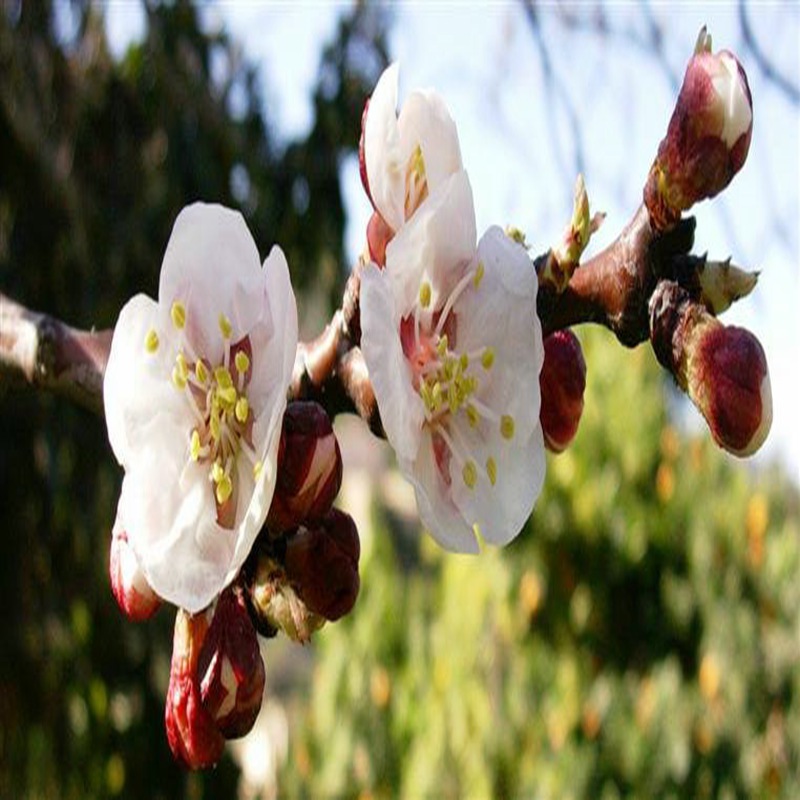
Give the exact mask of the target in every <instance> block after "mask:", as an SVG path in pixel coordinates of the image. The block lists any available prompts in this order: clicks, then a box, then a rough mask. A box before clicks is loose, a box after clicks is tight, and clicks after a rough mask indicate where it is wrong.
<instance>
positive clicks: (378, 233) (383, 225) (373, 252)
mask: <svg viewBox="0 0 800 800" xmlns="http://www.w3.org/2000/svg"><path fill="white" fill-rule="evenodd" d="M393 236H394V231H393V230H392V229H391V228H390V227H389V225H388V223H387V222H386V220H385V219H384V218H383V217H382V216H381V215H380V214H379V213H378V212H377V211H373V213H372V216H371V217H370V218H369V222H368V223H367V248H368V249H369V257H370V261H372V262H373V263H374V264H377V265H378V266H379V267H384V266H386V247H387V246H388V244H389V242H391V241H392V237H393Z"/></svg>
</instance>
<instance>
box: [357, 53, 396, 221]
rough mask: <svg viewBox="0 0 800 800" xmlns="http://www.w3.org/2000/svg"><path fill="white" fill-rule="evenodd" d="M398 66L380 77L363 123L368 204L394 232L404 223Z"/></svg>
mask: <svg viewBox="0 0 800 800" xmlns="http://www.w3.org/2000/svg"><path fill="white" fill-rule="evenodd" d="M399 74H400V67H399V65H398V64H392V65H391V66H389V67H387V68H386V69H385V70H384V72H383V74H382V75H381V77H380V79H379V80H378V83H377V84H376V86H375V90H374V91H373V93H372V97H371V98H370V101H369V108H368V109H367V119H366V122H365V124H364V160H365V162H366V165H367V178H368V180H369V192H370V195H372V202H373V204H374V205H375V208H376V209H377V210H378V211H379V212H380V214H381V216H382V217H383V218H384V219H385V220H386V222H387V223H389V225H390V226H391V227H392V229H393V230H398V229H399V228H400V227H401V226H402V224H403V222H404V221H405V163H404V162H402V160H401V157H402V153H401V152H400V147H399V145H400V133H399V130H398V127H397V83H398V79H399Z"/></svg>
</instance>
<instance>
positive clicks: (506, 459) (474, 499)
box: [452, 417, 545, 545]
mask: <svg viewBox="0 0 800 800" xmlns="http://www.w3.org/2000/svg"><path fill="white" fill-rule="evenodd" d="M453 426H454V427H456V428H457V429H458V431H457V436H459V438H460V440H461V441H463V442H465V443H466V444H467V452H468V453H469V457H470V458H471V459H472V460H473V462H474V464H475V468H476V474H477V480H476V482H475V485H474V486H473V487H472V488H469V486H467V484H466V483H465V482H464V480H463V478H462V477H461V476H460V475H453V488H452V496H453V501H454V502H455V504H456V506H457V508H458V509H459V511H460V512H461V514H462V515H463V516H464V518H465V519H466V521H467V522H468V523H470V524H473V523H477V524H478V526H479V527H480V532H481V536H482V538H483V539H484V540H485V541H487V542H489V543H491V544H495V545H505V544H508V543H509V542H510V541H511V540H512V539H514V538H515V537H516V536H517V534H519V533H520V531H521V530H522V528H523V527H524V525H525V522H526V520H527V519H528V517H529V516H530V515H531V512H532V511H533V506H534V504H535V503H536V500H537V499H538V497H539V494H540V493H541V491H542V486H543V485H544V476H545V450H544V440H543V438H542V428H541V426H540V425H538V424H537V426H536V428H535V429H534V430H533V432H532V433H531V434H530V436H529V437H528V438H527V439H524V440H523V439H522V438H521V437H520V436H519V432H516V433H515V435H514V437H513V438H512V439H511V440H506V439H504V438H503V437H502V436H501V435H500V432H499V431H498V430H497V429H487V428H484V427H483V426H481V428H480V429H473V428H471V427H470V426H469V425H468V424H467V423H466V421H465V420H464V418H463V417H461V418H459V419H456V420H455V421H454V423H453ZM490 458H491V459H493V460H494V467H493V468H492V472H493V474H494V485H492V480H491V478H490V474H489V469H487V463H488V461H489V459H490Z"/></svg>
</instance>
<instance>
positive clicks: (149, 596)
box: [108, 516, 161, 622]
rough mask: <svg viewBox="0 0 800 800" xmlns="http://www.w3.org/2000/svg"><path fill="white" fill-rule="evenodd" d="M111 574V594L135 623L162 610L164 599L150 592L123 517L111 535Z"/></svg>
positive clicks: (117, 519) (117, 520)
mask: <svg viewBox="0 0 800 800" xmlns="http://www.w3.org/2000/svg"><path fill="white" fill-rule="evenodd" d="M108 571H109V574H110V576H111V591H112V592H113V593H114V597H115V598H116V600H117V604H118V605H119V607H120V609H121V610H122V613H123V614H125V616H127V617H128V619H130V620H133V621H134V622H140V621H142V620H145V619H149V618H150V617H152V616H153V614H155V613H156V611H158V609H159V608H160V607H161V598H160V597H159V596H158V595H157V594H156V593H155V592H154V591H153V590H152V589H151V588H150V584H149V583H148V582H147V579H146V578H145V577H144V573H143V572H142V570H141V568H140V567H139V562H138V560H137V559H136V555H135V554H134V552H133V549H132V548H131V546H130V544H129V543H128V534H127V532H126V531H125V529H124V526H123V524H122V521H121V520H120V518H119V516H117V518H116V520H115V521H114V527H113V529H112V531H111V554H110V557H109V570H108Z"/></svg>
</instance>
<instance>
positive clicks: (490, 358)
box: [481, 347, 494, 369]
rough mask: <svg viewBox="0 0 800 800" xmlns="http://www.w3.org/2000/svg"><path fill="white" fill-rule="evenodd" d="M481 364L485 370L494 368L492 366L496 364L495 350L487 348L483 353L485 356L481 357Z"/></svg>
mask: <svg viewBox="0 0 800 800" xmlns="http://www.w3.org/2000/svg"><path fill="white" fill-rule="evenodd" d="M481 364H483V368H484V369H491V368H492V364H494V348H492V347H487V348H486V349H485V350H484V351H483V355H482V356H481Z"/></svg>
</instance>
